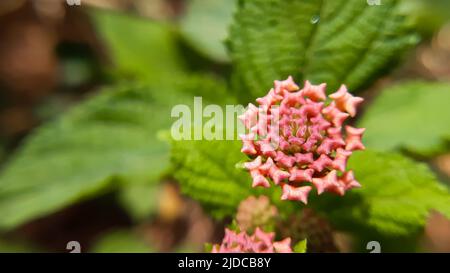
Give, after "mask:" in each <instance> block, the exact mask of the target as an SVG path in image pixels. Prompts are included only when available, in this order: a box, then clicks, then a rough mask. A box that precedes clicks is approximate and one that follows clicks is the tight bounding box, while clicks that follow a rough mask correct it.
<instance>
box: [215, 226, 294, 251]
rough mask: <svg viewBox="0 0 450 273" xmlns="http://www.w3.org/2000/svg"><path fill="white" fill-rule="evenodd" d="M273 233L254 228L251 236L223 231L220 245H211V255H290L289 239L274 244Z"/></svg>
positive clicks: (244, 233) (228, 230) (227, 230)
mask: <svg viewBox="0 0 450 273" xmlns="http://www.w3.org/2000/svg"><path fill="white" fill-rule="evenodd" d="M274 237H275V233H273V232H269V233H266V232H264V231H262V230H261V229H260V228H256V230H255V232H254V233H253V235H248V234H247V233H246V232H244V231H242V232H239V233H238V232H235V231H232V230H230V229H225V237H224V238H223V241H222V244H220V245H213V248H212V251H211V252H212V253H291V252H292V248H291V239H290V238H286V239H284V240H282V241H278V242H274Z"/></svg>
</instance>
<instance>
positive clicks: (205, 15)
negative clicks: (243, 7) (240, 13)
mask: <svg viewBox="0 0 450 273" xmlns="http://www.w3.org/2000/svg"><path fill="white" fill-rule="evenodd" d="M235 2H236V1H234V0H213V1H204V0H191V1H189V5H188V8H187V11H186V14H185V16H184V17H183V18H182V20H181V22H180V23H181V33H182V34H183V37H185V39H186V40H187V41H188V42H189V43H190V44H191V45H192V46H193V47H194V48H196V49H197V50H198V51H200V52H201V53H203V54H205V55H206V56H207V57H210V58H212V59H214V60H216V61H219V62H228V61H229V57H228V54H227V52H226V48H225V39H226V38H227V34H228V27H229V25H230V23H231V21H232V19H233V11H234V8H235Z"/></svg>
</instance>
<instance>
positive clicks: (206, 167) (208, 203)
mask: <svg viewBox="0 0 450 273" xmlns="http://www.w3.org/2000/svg"><path fill="white" fill-rule="evenodd" d="M241 146H242V142H241V141H240V140H233V141H232V140H212V141H207V140H202V141H173V142H172V153H171V162H172V170H173V176H174V177H175V178H176V179H177V181H178V182H179V184H180V187H181V191H182V192H183V193H184V194H187V195H189V196H190V197H192V198H193V199H195V200H197V201H199V202H200V203H202V204H203V205H204V206H205V208H206V209H207V210H208V211H209V212H210V213H211V214H212V215H213V216H215V217H217V218H222V217H225V216H232V215H234V214H235V213H236V209H237V207H238V205H239V203H240V202H241V201H242V200H244V199H245V198H247V197H248V196H250V195H260V194H264V195H267V196H268V197H269V198H271V199H272V203H273V204H275V205H276V206H277V207H278V208H279V211H280V213H281V214H282V215H281V216H284V215H285V214H288V213H290V212H292V211H293V210H294V209H296V208H298V207H297V206H298V204H297V202H283V201H281V200H280V196H281V190H280V187H271V188H270V189H262V188H252V187H251V177H250V174H249V173H248V172H247V171H246V170H243V169H240V168H236V167H235V166H236V163H238V162H241V161H243V160H248V159H247V157H246V155H244V154H243V153H241V152H240V150H241Z"/></svg>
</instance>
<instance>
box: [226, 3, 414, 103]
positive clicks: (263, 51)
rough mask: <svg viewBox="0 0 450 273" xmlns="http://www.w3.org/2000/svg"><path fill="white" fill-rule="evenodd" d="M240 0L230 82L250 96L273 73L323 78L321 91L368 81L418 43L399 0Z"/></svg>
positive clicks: (275, 75)
mask: <svg viewBox="0 0 450 273" xmlns="http://www.w3.org/2000/svg"><path fill="white" fill-rule="evenodd" d="M382 2H383V4H382V5H380V6H370V5H368V4H367V2H366V1H361V0H304V1H293V0H241V1H239V3H240V5H239V8H238V12H237V13H236V15H235V22H234V24H233V25H232V27H231V35H230V40H229V46H230V53H231V57H232V60H233V63H234V64H235V65H236V70H235V81H236V82H237V83H238V84H242V87H241V89H240V90H241V91H245V92H250V95H251V97H252V98H254V97H257V96H262V95H264V94H266V92H267V91H268V90H269V88H270V87H271V85H272V84H273V81H274V80H281V79H285V78H287V76H289V75H292V76H293V77H294V78H295V80H296V81H297V82H301V81H302V80H310V81H312V82H313V83H322V82H326V83H327V85H328V90H335V89H336V88H338V87H339V85H341V84H346V85H347V86H348V87H349V88H350V90H353V91H356V90H358V89H360V88H361V87H363V86H365V85H368V84H369V83H370V82H371V80H373V79H374V78H375V77H376V76H377V75H379V74H381V73H383V72H384V69H386V68H390V67H392V63H393V62H394V61H396V60H397V59H398V57H399V56H400V55H401V53H402V52H403V51H404V50H405V49H407V48H409V47H411V46H412V45H414V44H415V43H416V42H417V40H418V39H417V37H416V36H415V35H413V34H411V32H410V31H409V29H408V28H409V26H408V25H409V22H407V21H406V19H405V18H404V17H403V15H402V6H401V5H400V2H401V1H398V0H383V1H382Z"/></svg>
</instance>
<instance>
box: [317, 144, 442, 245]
mask: <svg viewBox="0 0 450 273" xmlns="http://www.w3.org/2000/svg"><path fill="white" fill-rule="evenodd" d="M349 168H351V169H353V170H354V171H355V176H356V178H357V179H358V181H359V182H360V183H361V185H362V188H359V189H353V190H352V191H350V192H349V193H348V194H346V195H345V196H344V197H336V198H334V197H330V198H329V199H328V200H327V201H326V202H325V203H324V207H322V209H321V212H323V213H325V214H327V215H328V216H329V217H330V219H332V220H333V222H334V224H335V225H337V226H338V227H341V228H344V229H350V230H352V231H353V232H356V233H361V232H364V230H367V229H371V230H372V231H375V232H377V233H378V234H381V235H384V236H408V235H413V234H417V233H418V232H420V231H421V230H422V228H423V227H424V225H425V222H426V219H427V217H428V215H429V213H430V211H431V210H437V211H440V212H442V213H444V214H445V215H446V216H447V217H450V193H449V191H448V188H447V187H445V186H444V185H442V184H440V183H439V182H438V181H437V179H436V177H435V176H434V174H433V173H432V172H431V171H430V170H429V168H428V167H427V166H426V165H425V164H422V163H417V162H414V161H412V160H410V159H409V158H406V157H404V156H402V155H400V154H395V153H382V152H374V151H370V150H368V151H364V152H359V153H355V154H354V155H353V156H352V157H351V159H350V161H349ZM318 199H322V198H320V197H319V198H318ZM322 200H323V199H322ZM317 201H318V202H321V200H317ZM328 201H329V202H328Z"/></svg>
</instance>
